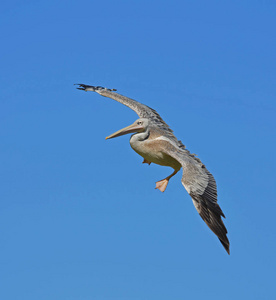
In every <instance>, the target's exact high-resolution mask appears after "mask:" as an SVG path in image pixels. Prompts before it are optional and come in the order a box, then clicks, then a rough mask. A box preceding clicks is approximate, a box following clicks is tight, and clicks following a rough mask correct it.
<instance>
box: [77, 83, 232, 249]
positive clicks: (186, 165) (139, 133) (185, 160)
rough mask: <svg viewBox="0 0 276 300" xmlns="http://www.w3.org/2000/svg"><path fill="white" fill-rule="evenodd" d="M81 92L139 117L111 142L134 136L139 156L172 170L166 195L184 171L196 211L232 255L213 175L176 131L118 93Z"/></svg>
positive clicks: (99, 89)
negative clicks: (108, 100)
mask: <svg viewBox="0 0 276 300" xmlns="http://www.w3.org/2000/svg"><path fill="white" fill-rule="evenodd" d="M78 89H80V90H84V91H93V92H97V93H99V94H100V95H102V96H105V97H109V98H111V99H114V100H116V101H118V102H120V103H122V104H124V105H126V106H128V107H129V108H131V109H132V110H134V111H135V112H136V113H137V114H138V116H139V117H140V119H138V120H137V121H135V122H134V123H133V124H132V125H130V126H127V127H126V128H123V129H121V130H119V131H117V132H115V133H114V134H111V135H110V136H108V137H107V139H109V138H114V137H117V136H120V135H124V134H127V133H134V134H133V135H132V136H131V138H130V145H131V147H132V149H133V150H134V151H135V152H137V153H138V154H139V155H141V156H142V157H143V158H144V161H143V162H144V163H148V164H150V163H155V164H158V165H161V166H169V167H172V168H173V169H174V172H173V173H172V174H171V175H170V176H168V177H166V178H165V179H163V180H160V181H158V182H157V183H156V188H157V189H159V190H160V191H162V192H164V191H165V189H166V187H167V185H168V182H169V180H170V178H171V177H172V176H174V175H175V174H176V173H177V172H178V171H179V170H180V169H181V167H182V169H183V175H182V180H181V182H182V184H183V186H184V187H185V189H186V190H187V192H188V193H189V194H190V196H191V197H192V200H193V203H194V206H195V208H196V210H197V211H198V213H199V214H200V216H201V217H202V219H203V220H204V221H205V223H206V224H207V225H208V226H209V228H210V229H211V230H212V231H213V232H214V233H215V234H216V235H217V236H218V238H219V240H220V242H221V243H222V245H223V246H224V248H225V249H226V251H227V252H228V253H229V240H228V238H227V236H226V234H227V230H226V228H225V226H224V224H223V222H222V219H221V216H222V217H225V216H224V214H223V212H222V210H221V208H220V206H219V205H218V204H217V187H216V182H215V179H214V177H213V175H212V174H211V173H210V172H209V171H208V170H207V169H206V167H205V165H204V164H203V163H202V162H201V161H200V159H199V158H197V157H195V156H194V155H193V154H191V153H190V152H189V151H188V150H187V149H186V148H185V146H184V145H183V144H182V142H181V141H179V140H178V139H177V138H176V137H175V136H174V134H173V132H172V130H171V129H170V128H169V126H168V125H167V124H166V123H165V122H164V121H163V119H162V118H161V117H160V116H159V114H158V113H157V112H156V111H155V110H153V109H152V108H150V107H148V106H146V105H144V104H141V103H139V102H138V101H136V100H133V99H130V98H128V97H125V96H122V95H120V94H118V93H115V92H114V91H115V90H110V89H106V88H103V87H95V86H89V85H85V84H79V88H78Z"/></svg>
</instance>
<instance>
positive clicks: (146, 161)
mask: <svg viewBox="0 0 276 300" xmlns="http://www.w3.org/2000/svg"><path fill="white" fill-rule="evenodd" d="M142 164H149V165H150V164H151V161H148V160H146V159H145V158H144V161H143V162H142Z"/></svg>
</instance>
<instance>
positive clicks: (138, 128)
mask: <svg viewBox="0 0 276 300" xmlns="http://www.w3.org/2000/svg"><path fill="white" fill-rule="evenodd" d="M148 126H149V120H148V119H146V118H141V119H138V120H136V121H135V122H134V123H133V124H131V125H129V126H127V127H125V128H123V129H120V130H118V131H116V132H114V133H112V134H111V135H109V136H107V137H106V138H105V139H106V140H107V139H112V138H115V137H117V136H121V135H125V134H128V133H140V132H145V131H146V130H147V128H148Z"/></svg>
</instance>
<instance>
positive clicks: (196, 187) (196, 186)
mask: <svg viewBox="0 0 276 300" xmlns="http://www.w3.org/2000/svg"><path fill="white" fill-rule="evenodd" d="M166 152H167V154H169V155H170V156H172V157H173V158H174V159H176V160H177V161H178V162H179V163H180V164H181V166H182V168H183V175H182V179H181V182H182V184H183V186H184V187H185V189H186V190H187V192H188V193H189V194H190V196H191V197H192V200H193V203H194V206H195V208H196V210H197V211H198V213H199V215H200V216H201V218H202V219H203V221H204V222H205V223H206V224H207V225H208V227H209V228H210V229H211V230H212V231H213V232H214V233H215V234H216V235H217V237H218V238H219V240H220V242H221V243H222V245H223V247H224V248H225V250H226V251H227V253H228V254H230V251H229V240H228V238H227V235H226V234H227V229H226V227H225V225H224V223H223V221H222V219H221V217H224V218H225V216H224V214H223V212H222V210H221V208H220V206H219V205H218V203H217V185H216V181H215V179H214V177H213V175H212V174H211V173H210V172H209V171H208V170H207V169H206V167H205V165H204V164H203V163H202V162H201V161H200V159H199V158H197V157H194V156H193V155H192V154H190V152H189V151H188V150H184V149H180V150H176V149H173V148H172V147H166Z"/></svg>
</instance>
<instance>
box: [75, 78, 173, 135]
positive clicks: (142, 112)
mask: <svg viewBox="0 0 276 300" xmlns="http://www.w3.org/2000/svg"><path fill="white" fill-rule="evenodd" d="M76 85H79V87H78V88H77V89H79V90H83V91H86V92H87V91H92V92H96V93H98V94H100V95H102V96H104V97H108V98H111V99H113V100H115V101H118V102H120V103H122V104H124V105H125V106H127V107H129V108H130V109H132V110H133V111H135V112H136V113H137V115H138V116H139V117H140V118H147V119H150V120H151V123H154V124H155V125H157V126H159V127H161V128H162V127H163V128H164V129H167V130H169V131H170V132H172V130H171V129H170V128H169V126H168V125H167V124H166V123H165V121H164V120H163V119H162V118H161V117H160V115H159V114H158V113H157V112H156V111H155V110H154V109H152V108H150V107H148V106H147V105H145V104H142V103H140V102H138V101H136V100H134V99H131V98H128V97H126V96H123V95H120V94H118V93H115V92H114V91H116V89H107V88H104V87H102V86H92V85H86V84H80V83H77V84H76Z"/></svg>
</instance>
